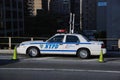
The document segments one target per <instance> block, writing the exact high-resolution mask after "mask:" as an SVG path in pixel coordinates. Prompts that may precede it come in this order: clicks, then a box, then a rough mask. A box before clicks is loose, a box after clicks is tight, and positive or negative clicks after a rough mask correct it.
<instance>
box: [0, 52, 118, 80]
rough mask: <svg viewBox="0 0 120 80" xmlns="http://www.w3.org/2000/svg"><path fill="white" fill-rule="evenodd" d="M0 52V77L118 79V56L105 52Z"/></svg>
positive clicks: (23, 79) (77, 79) (20, 78)
mask: <svg viewBox="0 0 120 80" xmlns="http://www.w3.org/2000/svg"><path fill="white" fill-rule="evenodd" d="M11 58H12V55H10V54H9V55H8V54H2V55H1V56H0V80H12V79H16V80H18V79H19V80H25V79H29V80H33V79H34V80H67V79H69V80H120V57H119V56H113V57H112V56H111V55H110V56H106V57H105V58H104V60H105V62H104V63H99V62H98V57H93V58H91V59H86V60H82V59H79V58H77V57H76V56H43V57H38V58H29V57H26V56H24V55H19V56H18V58H19V60H17V61H13V60H11Z"/></svg>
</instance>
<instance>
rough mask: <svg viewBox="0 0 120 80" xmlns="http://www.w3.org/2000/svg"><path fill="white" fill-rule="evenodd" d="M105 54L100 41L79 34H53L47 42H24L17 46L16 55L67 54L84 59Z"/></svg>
mask: <svg viewBox="0 0 120 80" xmlns="http://www.w3.org/2000/svg"><path fill="white" fill-rule="evenodd" d="M101 50H102V51H103V54H105V53H106V49H105V47H104V43H103V42H100V41H89V40H87V38H86V37H84V36H83V35H80V34H55V35H54V36H53V37H51V38H50V39H48V40H47V41H45V42H43V41H26V42H22V43H20V44H19V45H18V46H17V53H21V54H27V55H29V56H30V57H36V56H40V55H42V54H67V55H77V56H78V57H80V58H82V59H85V58H89V57H90V56H91V55H100V52H101Z"/></svg>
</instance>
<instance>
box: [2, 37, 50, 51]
mask: <svg viewBox="0 0 120 80" xmlns="http://www.w3.org/2000/svg"><path fill="white" fill-rule="evenodd" d="M46 39H48V38H46V37H0V49H13V48H14V46H15V45H17V44H19V43H21V42H23V41H33V40H43V41H45V40H46Z"/></svg>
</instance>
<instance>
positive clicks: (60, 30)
mask: <svg viewBox="0 0 120 80" xmlns="http://www.w3.org/2000/svg"><path fill="white" fill-rule="evenodd" d="M57 32H58V33H66V32H67V31H66V30H65V29H59V30H57Z"/></svg>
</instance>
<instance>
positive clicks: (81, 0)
mask: <svg viewBox="0 0 120 80" xmlns="http://www.w3.org/2000/svg"><path fill="white" fill-rule="evenodd" d="M82 2H83V0H80V30H81V31H82V29H83V27H82Z"/></svg>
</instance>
